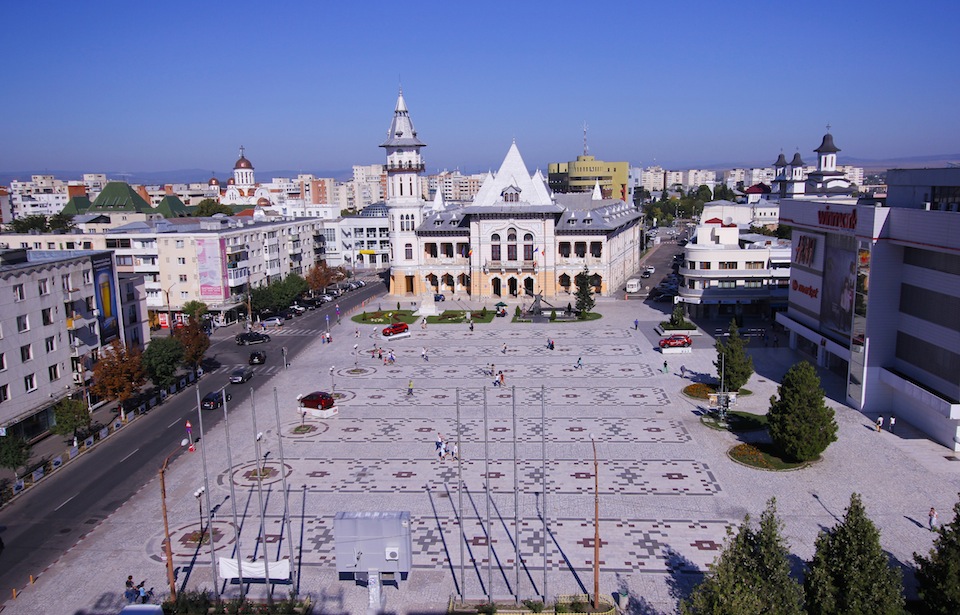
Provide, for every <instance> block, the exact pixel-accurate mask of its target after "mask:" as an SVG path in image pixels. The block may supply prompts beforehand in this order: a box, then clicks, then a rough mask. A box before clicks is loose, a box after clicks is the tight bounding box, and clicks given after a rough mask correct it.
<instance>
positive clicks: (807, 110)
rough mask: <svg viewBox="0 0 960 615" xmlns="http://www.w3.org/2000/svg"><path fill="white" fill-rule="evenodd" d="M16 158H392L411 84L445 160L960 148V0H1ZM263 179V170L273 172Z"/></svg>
mask: <svg viewBox="0 0 960 615" xmlns="http://www.w3.org/2000/svg"><path fill="white" fill-rule="evenodd" d="M3 13H4V19H3V21H4V33H3V35H2V36H0V57H2V58H3V61H2V63H0V74H2V75H3V83H4V85H5V87H4V93H3V95H2V96H0V121H2V126H3V129H2V131H0V135H2V138H0V170H4V171H20V170H42V169H70V170H78V171H87V172H103V171H114V172H120V171H163V170H174V169H188V168H200V169H210V170H211V171H216V172H217V174H218V175H221V176H225V175H226V173H227V172H228V171H229V170H230V169H232V167H233V163H234V161H235V160H236V157H237V151H238V147H239V146H240V145H241V144H242V145H244V146H245V147H246V148H247V149H246V151H247V156H248V158H250V160H251V161H252V162H253V163H254V166H255V167H256V168H257V169H261V170H277V169H290V170H303V171H305V172H312V171H319V170H335V169H349V167H350V165H353V164H372V163H379V162H382V161H383V160H384V155H383V151H382V150H381V149H380V148H378V147H377V146H378V145H379V144H380V143H381V142H382V141H383V139H384V137H385V134H386V130H387V128H388V126H389V124H390V118H391V115H392V112H393V107H394V104H395V102H396V96H397V87H398V84H399V83H401V82H402V85H403V91H404V96H405V98H406V100H407V104H408V106H409V108H410V112H411V116H412V117H413V120H414V123H415V126H416V128H417V131H418V133H419V136H420V138H421V139H422V140H423V141H425V142H426V143H427V145H428V147H427V148H426V149H425V150H424V157H425V159H426V161H427V168H428V170H429V172H436V171H437V170H438V169H443V168H448V169H453V168H456V167H459V168H461V169H462V170H464V171H465V172H475V171H482V170H487V169H488V168H494V169H495V168H497V167H498V166H499V164H500V162H501V160H502V159H503V156H504V155H505V154H506V151H507V149H508V148H509V146H510V143H511V140H513V139H516V141H517V145H518V146H519V148H520V152H521V153H522V154H523V156H524V159H525V161H526V162H527V165H528V166H530V167H541V168H543V169H544V170H545V168H546V165H547V164H548V163H549V162H555V161H565V160H572V159H574V158H575V157H576V155H577V154H580V153H582V142H583V130H582V126H583V124H584V122H586V123H587V125H588V126H589V131H588V141H589V146H590V153H591V154H593V155H595V156H597V157H598V158H600V159H603V160H610V161H618V160H627V161H629V162H630V163H632V164H634V165H643V166H649V165H652V164H661V165H663V166H667V167H669V166H673V167H675V168H680V167H692V166H698V165H704V166H706V165H708V164H719V163H726V162H741V163H750V162H756V163H758V164H770V163H772V162H773V160H774V159H775V158H776V156H777V154H778V153H779V152H780V150H781V149H782V150H783V151H784V152H786V153H787V157H788V158H789V157H790V154H791V153H792V152H793V151H795V150H796V149H797V148H799V150H800V152H801V154H802V155H803V156H804V158H805V159H806V160H807V161H808V162H812V161H813V154H812V150H813V149H814V148H816V147H817V146H818V145H819V143H820V138H821V136H822V135H823V133H824V132H825V126H826V124H827V123H830V124H831V125H832V132H833V134H834V136H835V139H836V144H837V145H838V146H839V147H840V148H841V149H842V151H841V153H840V155H839V160H838V162H839V163H841V164H843V162H844V157H845V156H850V157H856V158H869V159H877V158H891V157H905V156H920V155H932V154H951V153H955V152H957V151H960V112H958V111H957V101H958V100H960V62H958V60H960V51H958V49H960V47H958V44H957V41H956V40H955V38H956V37H954V36H952V35H950V34H949V33H950V32H951V31H953V29H955V26H956V24H958V23H960V2H957V1H956V0H950V1H946V0H945V1H929V2H928V1H923V0H919V1H917V0H915V1H913V2H894V1H891V0H874V1H871V2H867V1H863V2H859V1H846V0H845V1H842V2H819V1H807V2H786V3H784V2H769V1H756V2H754V1H736V2H717V1H707V2H653V1H642V0H633V1H621V0H606V1H604V2H583V1H579V2H566V1H564V0H554V1H551V2H534V1H525V0H510V1H500V0H491V1H487V2H458V1H454V0H441V1H436V2H417V1H415V0H404V1H398V0H391V1H389V2H381V1H378V0H367V1H365V2H343V1H334V0H313V1H304V2H294V1H290V2H266V1H252V2H248V1H233V2H229V3H227V2H202V1H201V2H196V1H195V0H194V1H179V0H171V1H166V2H140V1H133V2H131V1H130V0H125V1H123V2H110V1H104V2H76V1H70V2H67V1H63V0H58V1H48V2H43V1H38V2H14V1H10V2H6V3H4V11H3ZM257 179H258V180H261V181H267V180H269V178H268V177H258V178H257Z"/></svg>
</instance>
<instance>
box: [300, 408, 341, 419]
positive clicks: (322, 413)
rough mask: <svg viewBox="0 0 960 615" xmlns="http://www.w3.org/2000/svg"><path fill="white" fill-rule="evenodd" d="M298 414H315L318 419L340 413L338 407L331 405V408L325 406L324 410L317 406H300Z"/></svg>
mask: <svg viewBox="0 0 960 615" xmlns="http://www.w3.org/2000/svg"><path fill="white" fill-rule="evenodd" d="M299 410H300V414H304V413H305V414H309V415H310V416H315V417H317V418H318V419H329V418H332V417H335V416H337V415H338V414H340V408H338V407H337V406H333V407H332V408H327V409H326V410H320V409H318V408H304V407H302V406H301V407H300V408H299Z"/></svg>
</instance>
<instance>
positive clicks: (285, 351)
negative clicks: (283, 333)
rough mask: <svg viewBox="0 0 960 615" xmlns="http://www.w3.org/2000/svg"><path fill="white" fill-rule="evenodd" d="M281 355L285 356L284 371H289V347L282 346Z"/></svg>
mask: <svg viewBox="0 0 960 615" xmlns="http://www.w3.org/2000/svg"><path fill="white" fill-rule="evenodd" d="M280 353H281V354H282V355H283V369H284V370H286V369H287V366H288V364H287V347H286V346H281V347H280Z"/></svg>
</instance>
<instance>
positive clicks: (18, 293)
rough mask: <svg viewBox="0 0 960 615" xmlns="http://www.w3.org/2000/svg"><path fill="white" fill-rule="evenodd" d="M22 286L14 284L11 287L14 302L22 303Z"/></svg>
mask: <svg viewBox="0 0 960 615" xmlns="http://www.w3.org/2000/svg"><path fill="white" fill-rule="evenodd" d="M23 299H24V295H23V284H14V286H13V300H14V301H23Z"/></svg>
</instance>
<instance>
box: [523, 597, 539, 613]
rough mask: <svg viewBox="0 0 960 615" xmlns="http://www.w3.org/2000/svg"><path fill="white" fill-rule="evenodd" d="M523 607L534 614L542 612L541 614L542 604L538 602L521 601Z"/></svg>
mask: <svg viewBox="0 0 960 615" xmlns="http://www.w3.org/2000/svg"><path fill="white" fill-rule="evenodd" d="M523 606H525V607H527V608H528V609H530V610H531V611H533V612H534V613H542V612H543V603H542V602H540V601H539V600H524V601H523Z"/></svg>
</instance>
